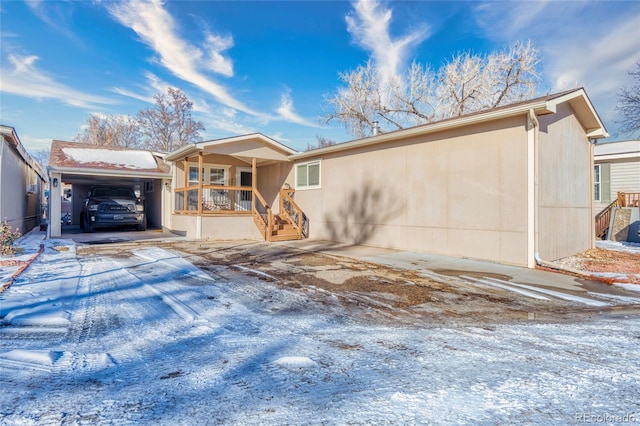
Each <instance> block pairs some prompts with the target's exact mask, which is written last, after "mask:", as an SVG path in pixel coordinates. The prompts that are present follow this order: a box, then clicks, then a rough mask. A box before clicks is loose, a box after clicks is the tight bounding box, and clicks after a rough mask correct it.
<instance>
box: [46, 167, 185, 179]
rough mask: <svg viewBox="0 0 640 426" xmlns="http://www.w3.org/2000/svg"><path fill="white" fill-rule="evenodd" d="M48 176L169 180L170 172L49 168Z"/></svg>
mask: <svg viewBox="0 0 640 426" xmlns="http://www.w3.org/2000/svg"><path fill="white" fill-rule="evenodd" d="M47 169H48V171H49V174H51V173H63V174H67V175H87V174H91V175H95V176H125V177H150V178H171V177H173V176H172V174H171V173H170V172H149V171H135V170H102V169H91V168H87V169H78V168H76V167H55V166H49V167H48V168H47Z"/></svg>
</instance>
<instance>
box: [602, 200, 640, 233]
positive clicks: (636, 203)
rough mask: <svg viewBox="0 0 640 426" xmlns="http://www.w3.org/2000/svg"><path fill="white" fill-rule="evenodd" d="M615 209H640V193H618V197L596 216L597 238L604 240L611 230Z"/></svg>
mask: <svg viewBox="0 0 640 426" xmlns="http://www.w3.org/2000/svg"><path fill="white" fill-rule="evenodd" d="M614 207H640V192H618V196H617V197H616V199H615V200H613V201H612V202H611V203H610V204H609V205H608V206H607V207H605V208H604V209H602V211H601V212H600V213H598V214H597V215H596V237H597V238H600V239H602V238H604V237H605V236H606V235H607V231H608V230H609V223H610V222H611V212H612V211H613V208H614Z"/></svg>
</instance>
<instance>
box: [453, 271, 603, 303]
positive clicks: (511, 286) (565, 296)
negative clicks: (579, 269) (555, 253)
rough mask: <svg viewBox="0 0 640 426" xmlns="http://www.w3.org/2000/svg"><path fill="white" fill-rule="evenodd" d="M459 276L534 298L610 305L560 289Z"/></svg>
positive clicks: (495, 279)
mask: <svg viewBox="0 0 640 426" xmlns="http://www.w3.org/2000/svg"><path fill="white" fill-rule="evenodd" d="M460 278H463V279H465V280H467V281H470V282H472V283H479V284H484V285H487V286H489V287H497V288H501V289H503V290H507V291H511V292H514V293H518V294H521V295H523V296H527V297H532V298H535V299H542V300H545V299H546V300H549V298H548V297H545V296H551V297H553V298H556V299H562V300H567V301H569V302H577V303H582V304H584V305H588V306H597V307H605V306H611V305H610V304H609V303H606V302H602V301H599V300H595V299H590V298H587V297H581V296H576V295H574V294H569V293H563V292H560V291H554V290H549V289H546V288H542V287H536V286H532V285H527V284H520V283H515V282H510V281H505V280H501V279H498V278H488V277H485V278H484V279H478V278H473V277H469V276H465V275H461V276H460Z"/></svg>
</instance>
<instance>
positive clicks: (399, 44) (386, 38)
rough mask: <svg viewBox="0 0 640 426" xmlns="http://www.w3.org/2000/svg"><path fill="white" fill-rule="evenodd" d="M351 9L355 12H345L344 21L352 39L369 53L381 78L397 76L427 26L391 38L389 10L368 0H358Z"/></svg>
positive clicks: (427, 34) (425, 31)
mask: <svg viewBox="0 0 640 426" xmlns="http://www.w3.org/2000/svg"><path fill="white" fill-rule="evenodd" d="M353 8H354V12H355V13H354V14H352V15H348V16H347V17H346V21H347V29H348V31H349V33H351V36H352V37H353V40H354V42H355V43H356V44H357V45H359V46H360V47H362V48H363V49H365V50H367V51H368V52H369V53H370V55H371V58H372V59H373V61H374V65H375V67H376V69H377V70H378V73H379V75H380V77H381V78H382V80H383V81H390V80H392V79H398V78H399V76H400V74H401V67H402V65H403V64H404V62H405V61H406V60H407V58H408V56H409V54H410V51H411V49H412V48H413V47H414V46H415V45H417V44H419V43H420V42H422V41H424V40H425V39H426V38H427V37H428V36H429V28H428V27H427V26H426V25H424V26H422V27H420V28H418V29H416V30H414V31H411V32H409V33H408V34H407V35H405V36H404V37H401V38H398V39H393V38H392V37H391V34H390V28H389V26H390V24H391V17H392V12H391V10H390V9H385V8H383V7H382V6H381V5H380V3H378V2H377V1H369V0H358V1H357V2H355V3H354V4H353Z"/></svg>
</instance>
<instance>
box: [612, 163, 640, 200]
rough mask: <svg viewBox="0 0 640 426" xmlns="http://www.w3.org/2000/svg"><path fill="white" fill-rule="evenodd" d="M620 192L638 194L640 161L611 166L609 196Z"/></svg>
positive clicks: (639, 190) (639, 187)
mask: <svg viewBox="0 0 640 426" xmlns="http://www.w3.org/2000/svg"><path fill="white" fill-rule="evenodd" d="M618 191H621V192H625V191H626V192H640V161H635V162H629V163H612V164H611V196H612V197H614V198H615V194H617V193H618Z"/></svg>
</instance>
